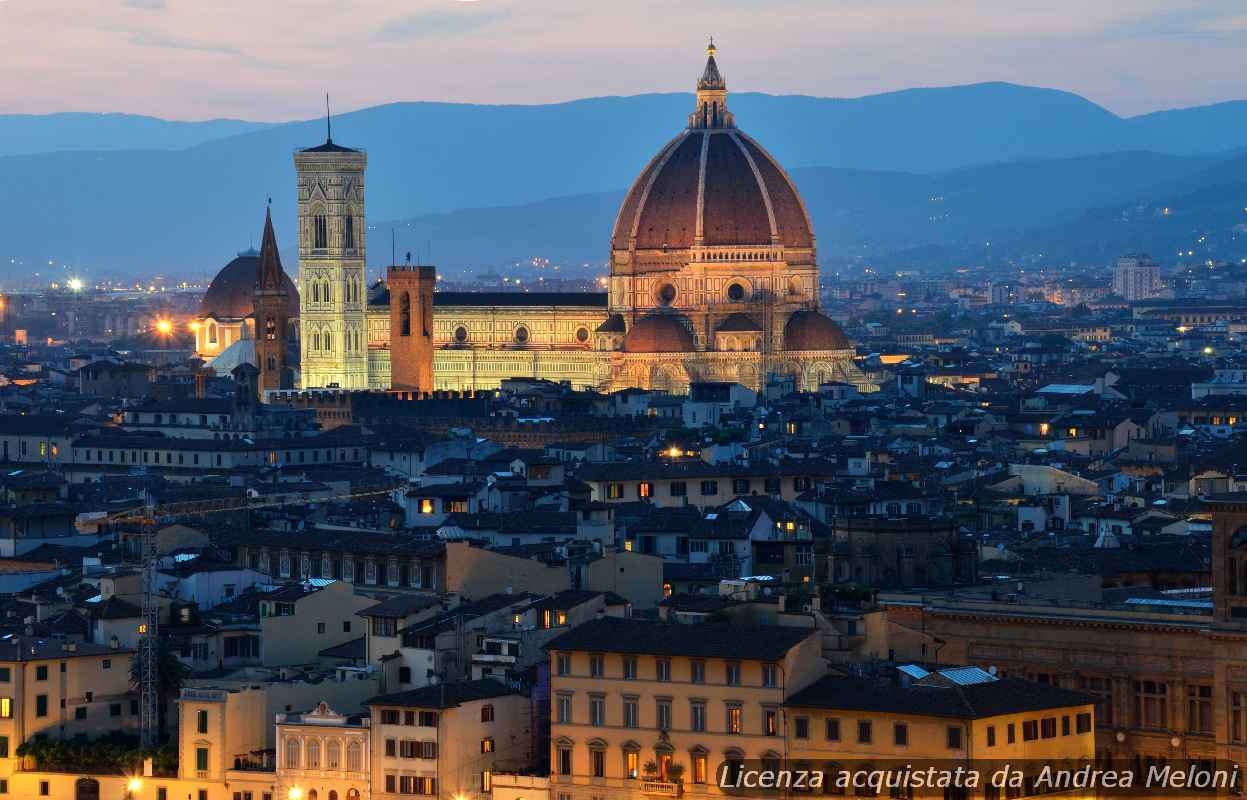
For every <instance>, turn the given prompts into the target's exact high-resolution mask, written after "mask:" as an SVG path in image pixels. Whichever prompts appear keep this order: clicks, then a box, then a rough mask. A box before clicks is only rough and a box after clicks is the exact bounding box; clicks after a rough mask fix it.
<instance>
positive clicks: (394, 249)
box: [390, 228, 398, 264]
mask: <svg viewBox="0 0 1247 800" xmlns="http://www.w3.org/2000/svg"><path fill="white" fill-rule="evenodd" d="M390 263H391V264H397V263H398V234H397V233H396V232H395V231H394V229H393V228H390Z"/></svg>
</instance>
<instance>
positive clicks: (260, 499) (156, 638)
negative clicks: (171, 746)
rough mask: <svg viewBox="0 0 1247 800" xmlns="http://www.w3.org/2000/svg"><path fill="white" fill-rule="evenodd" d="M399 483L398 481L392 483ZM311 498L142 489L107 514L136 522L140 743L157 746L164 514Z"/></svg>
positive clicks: (376, 492) (371, 493)
mask: <svg viewBox="0 0 1247 800" xmlns="http://www.w3.org/2000/svg"><path fill="white" fill-rule="evenodd" d="M396 485H397V484H396ZM394 488H395V487H387V488H385V489H369V490H367V491H359V492H351V493H348V494H342V495H334V496H332V497H326V498H320V499H318V500H317V501H315V502H334V501H340V500H357V499H361V498H364V497H378V496H381V495H388V494H390V492H392V491H393V490H394ZM308 502H309V501H307V500H306V499H303V498H291V497H290V496H289V495H256V496H244V497H229V498H218V499H213V500H192V501H187V502H181V503H168V504H166V505H162V506H157V505H156V503H155V498H154V497H153V495H152V493H151V490H150V489H144V490H143V505H142V506H138V507H136V508H131V509H127V510H125V511H120V512H117V513H115V514H110V515H109V516H108V518H107V521H108V522H109V523H131V524H134V523H137V524H138V525H139V548H138V557H139V569H140V573H141V576H142V584H143V610H142V622H141V623H140V624H139V652H138V656H139V687H138V688H139V741H140V745H141V746H142V747H143V748H145V749H149V748H155V747H157V746H158V745H159V744H160V742H159V737H160V709H159V704H160V601H159V597H158V591H157V588H158V587H157V586H156V580H157V577H156V573H157V565H158V559H157V546H156V545H157V523H158V521H159V520H160V519H161V518H162V517H163V518H170V517H196V516H206V515H208V514H221V513H229V512H236V511H251V510H255V509H269V508H281V507H284V506H306V505H307V504H308Z"/></svg>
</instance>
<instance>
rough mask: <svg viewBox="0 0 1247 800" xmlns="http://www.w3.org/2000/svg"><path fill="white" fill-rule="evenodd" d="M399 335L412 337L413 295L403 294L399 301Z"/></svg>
mask: <svg viewBox="0 0 1247 800" xmlns="http://www.w3.org/2000/svg"><path fill="white" fill-rule="evenodd" d="M398 320H399V322H398V325H399V329H398V335H399V336H410V335H411V293H410V292H403V295H402V297H400V298H399V301H398Z"/></svg>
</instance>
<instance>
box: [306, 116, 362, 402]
mask: <svg viewBox="0 0 1247 800" xmlns="http://www.w3.org/2000/svg"><path fill="white" fill-rule="evenodd" d="M367 166H368V156H367V154H366V153H364V151H362V150H356V149H353V148H350V147H343V146H342V145H339V144H335V143H334V141H333V136H332V132H330V135H328V136H326V139H325V143H324V144H322V145H319V146H317V147H309V148H306V149H304V150H299V151H297V152H296V153H295V154H294V167H295V172H296V173H297V175H298V193H299V311H300V313H299V321H300V326H301V343H300V353H301V367H302V379H303V386H302V388H304V389H313V388H321V387H334V388H341V389H367V388H368V335H367V327H366V322H365V311H366V309H367V303H368V292H367V286H366V285H365V273H364V264H365V261H364V255H365V244H366V242H365V225H364V219H365V217H364V172H365V170H366V169H367Z"/></svg>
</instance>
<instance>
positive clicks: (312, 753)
mask: <svg viewBox="0 0 1247 800" xmlns="http://www.w3.org/2000/svg"><path fill="white" fill-rule="evenodd" d="M307 768H308V769H320V740H318V739H311V740H310V741H308V743H307Z"/></svg>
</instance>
